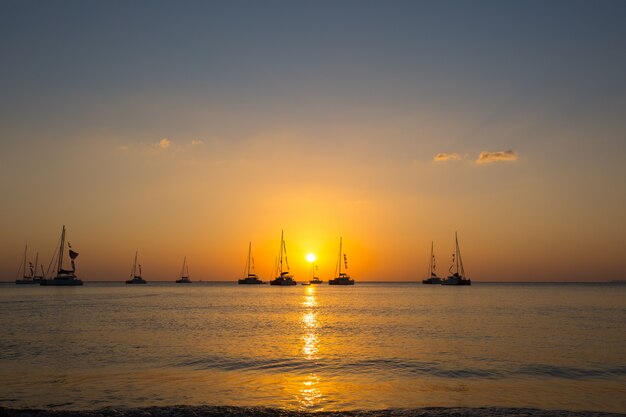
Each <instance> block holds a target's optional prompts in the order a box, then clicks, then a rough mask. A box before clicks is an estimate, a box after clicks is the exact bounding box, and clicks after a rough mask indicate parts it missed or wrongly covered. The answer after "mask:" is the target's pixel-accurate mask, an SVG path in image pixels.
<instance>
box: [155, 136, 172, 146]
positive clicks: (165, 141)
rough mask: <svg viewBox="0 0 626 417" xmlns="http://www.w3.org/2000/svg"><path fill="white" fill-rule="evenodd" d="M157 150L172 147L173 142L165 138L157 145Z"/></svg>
mask: <svg viewBox="0 0 626 417" xmlns="http://www.w3.org/2000/svg"><path fill="white" fill-rule="evenodd" d="M156 146H157V148H161V149H167V148H169V147H170V146H172V141H171V140H169V139H168V138H163V139H161V140H160V141H159V143H157V144H156Z"/></svg>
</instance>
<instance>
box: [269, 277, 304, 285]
mask: <svg viewBox="0 0 626 417" xmlns="http://www.w3.org/2000/svg"><path fill="white" fill-rule="evenodd" d="M270 285H277V286H279V287H289V286H292V285H298V283H297V282H296V281H295V280H293V279H292V278H287V279H285V278H282V277H281V278H276V279H274V280H271V281H270Z"/></svg>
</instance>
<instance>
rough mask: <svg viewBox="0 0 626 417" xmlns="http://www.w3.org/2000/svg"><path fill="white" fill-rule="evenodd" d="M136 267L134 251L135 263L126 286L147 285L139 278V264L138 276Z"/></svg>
mask: <svg viewBox="0 0 626 417" xmlns="http://www.w3.org/2000/svg"><path fill="white" fill-rule="evenodd" d="M137 266H138V265H137V252H136V251H135V263H133V271H132V272H131V273H130V279H128V280H126V283H127V284H147V282H146V280H145V279H143V278H141V264H139V275H137Z"/></svg>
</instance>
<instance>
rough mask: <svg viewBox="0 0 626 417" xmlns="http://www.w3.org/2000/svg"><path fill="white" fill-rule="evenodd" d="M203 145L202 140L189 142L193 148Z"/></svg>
mask: <svg viewBox="0 0 626 417" xmlns="http://www.w3.org/2000/svg"><path fill="white" fill-rule="evenodd" d="M203 143H204V141H202V140H192V141H191V145H192V146H195V145H202V144H203Z"/></svg>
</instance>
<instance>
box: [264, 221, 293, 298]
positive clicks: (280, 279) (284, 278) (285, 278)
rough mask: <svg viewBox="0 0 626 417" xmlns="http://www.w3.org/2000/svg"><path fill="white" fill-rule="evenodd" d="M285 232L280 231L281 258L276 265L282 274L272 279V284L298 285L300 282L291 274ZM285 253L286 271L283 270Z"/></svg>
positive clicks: (282, 285)
mask: <svg viewBox="0 0 626 417" xmlns="http://www.w3.org/2000/svg"><path fill="white" fill-rule="evenodd" d="M283 236H284V235H283V232H282V231H281V232H280V252H279V256H278V258H279V260H278V265H276V270H277V272H278V273H279V274H280V275H278V276H277V277H276V278H274V279H273V280H271V281H270V285H278V286H281V287H285V286H290V285H298V283H297V282H296V281H295V280H294V279H293V276H291V275H289V261H288V260H287V247H286V245H285V239H284V237H283ZM283 254H284V259H285V265H286V267H287V270H286V271H283Z"/></svg>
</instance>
